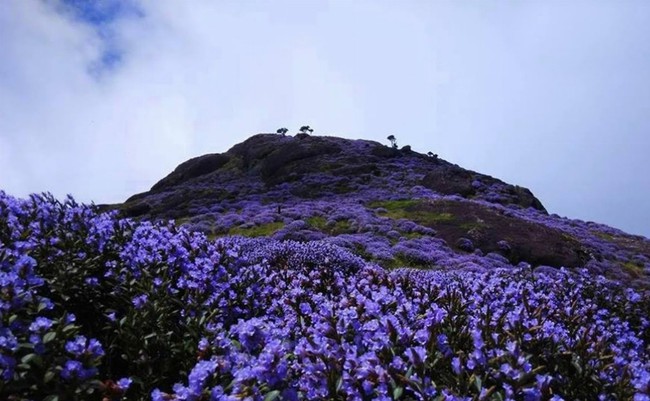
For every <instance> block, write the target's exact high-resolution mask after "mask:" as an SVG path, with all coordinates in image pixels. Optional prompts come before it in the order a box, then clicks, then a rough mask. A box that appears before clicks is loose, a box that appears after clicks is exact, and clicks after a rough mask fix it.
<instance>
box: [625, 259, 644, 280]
mask: <svg viewBox="0 0 650 401" xmlns="http://www.w3.org/2000/svg"><path fill="white" fill-rule="evenodd" d="M621 267H622V268H623V271H625V272H626V273H628V274H629V275H630V276H632V277H634V278H639V277H642V276H643V267H641V266H639V265H637V264H636V263H634V262H625V263H622V264H621Z"/></svg>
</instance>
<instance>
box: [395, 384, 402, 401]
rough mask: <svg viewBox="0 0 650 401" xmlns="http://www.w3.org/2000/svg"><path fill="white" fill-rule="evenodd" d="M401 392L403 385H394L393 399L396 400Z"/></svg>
mask: <svg viewBox="0 0 650 401" xmlns="http://www.w3.org/2000/svg"><path fill="white" fill-rule="evenodd" d="M403 392H404V387H402V386H398V387H395V389H393V399H394V400H398V399H399V397H401V396H402V393H403Z"/></svg>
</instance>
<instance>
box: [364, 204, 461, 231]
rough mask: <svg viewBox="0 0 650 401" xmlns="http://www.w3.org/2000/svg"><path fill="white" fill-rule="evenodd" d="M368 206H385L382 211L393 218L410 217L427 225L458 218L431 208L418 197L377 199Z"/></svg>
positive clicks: (384, 214)
mask: <svg viewBox="0 0 650 401" xmlns="http://www.w3.org/2000/svg"><path fill="white" fill-rule="evenodd" d="M368 207H370V208H373V209H374V208H384V209H386V212H385V213H382V215H383V216H386V217H389V218H391V219H408V220H412V221H415V222H416V223H418V224H422V225H425V226H430V225H435V224H439V223H448V222H452V221H454V220H456V217H455V216H454V215H453V214H451V213H446V212H436V211H434V210H431V209H432V206H431V205H429V204H427V203H425V202H423V201H421V200H417V199H403V200H393V201H375V202H370V203H369V204H368Z"/></svg>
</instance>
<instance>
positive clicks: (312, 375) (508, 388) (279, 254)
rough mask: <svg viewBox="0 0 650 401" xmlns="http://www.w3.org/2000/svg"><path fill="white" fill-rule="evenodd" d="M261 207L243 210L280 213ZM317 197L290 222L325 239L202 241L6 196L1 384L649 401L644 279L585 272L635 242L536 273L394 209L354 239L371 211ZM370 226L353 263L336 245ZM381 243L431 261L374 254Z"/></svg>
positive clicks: (237, 394)
mask: <svg viewBox="0 0 650 401" xmlns="http://www.w3.org/2000/svg"><path fill="white" fill-rule="evenodd" d="M486 202H487V201H486ZM262 203H263V202H260V205H261V206H260V209H259V210H258V212H257V213H256V215H257V216H262V217H260V218H261V219H262V220H260V222H259V223H256V224H268V223H270V222H271V219H273V221H275V219H276V217H274V216H272V215H271V212H270V210H271V206H269V207H268V210H267V209H264V208H262V206H263V205H262ZM359 205H360V206H359V207H362V208H363V209H364V210H366V211H368V210H370V209H372V208H370V209H369V208H367V207H366V206H368V205H367V204H366V205H365V206H364V204H359ZM253 206H254V205H253ZM273 206H275V205H273ZM373 206H376V205H373ZM385 206H388V207H385V208H384V209H385V210H386V212H385V213H387V214H390V213H397V212H395V210H394V209H391V207H393V206H394V204H386V205H385ZM309 207H310V211H311V216H312V217H319V216H317V215H318V213H317V211H318V207H316V206H313V205H312V206H309ZM378 207H379V206H378ZM490 207H496V208H499V207H502V208H503V213H514V214H520V215H521V216H520V218H525V219H528V220H530V221H535V220H540V221H541V220H545V221H553V222H554V223H553V224H557V225H558V226H562V229H563V230H565V231H567V232H570V233H573V235H575V236H582V237H583V238H585V239H586V238H587V234H586V233H587V232H588V231H589V230H601V232H602V231H603V230H606V228H603V227H600V226H598V227H589V225H588V224H587V223H583V224H576V225H572V223H571V221H568V220H562V219H560V218H556V217H553V216H548V215H545V214H544V213H541V212H540V213H538V212H531V211H530V209H516V208H505V207H503V206H490ZM375 209H376V208H375ZM247 210H248V209H247ZM251 210H252V209H251ZM264 210H267V212H266V215H267V217H263V216H265V213H263V212H264ZM373 210H374V209H373ZM287 211H288V210H287V209H285V211H284V212H287ZM315 211H316V212H315ZM210 213H214V212H212V211H211V212H210ZM328 213H329V214H327V216H321V217H323V218H324V221H323V220H314V219H312V220H309V221H305V220H302V218H303V216H302V215H301V214H298V213H297V214H296V218H295V219H292V220H291V222H288V224H287V225H285V228H284V229H285V230H286V233H287V234H288V233H296V232H298V233H300V232H301V231H303V234H305V231H308V232H317V231H318V232H329V233H330V234H332V235H330V236H322V239H320V240H319V239H318V238H309V239H315V241H302V242H299V241H293V240H291V238H290V237H288V238H282V239H287V240H285V241H280V240H278V239H273V238H267V237H259V238H245V237H241V236H234V237H232V236H226V237H222V238H217V239H216V240H214V239H210V238H208V236H206V234H204V233H201V232H191V231H188V230H187V229H185V228H182V227H177V226H176V225H175V224H174V223H173V222H169V223H165V222H158V223H152V222H147V221H135V220H130V219H121V218H119V217H118V216H117V212H108V213H100V212H99V211H98V210H97V208H96V207H94V206H86V205H79V204H77V203H76V202H75V201H74V200H73V199H71V198H68V199H66V200H65V201H57V200H56V199H54V198H53V197H51V196H49V195H32V196H31V197H30V198H29V199H25V200H22V199H16V198H13V197H11V196H9V195H7V194H5V193H4V192H0V284H1V290H0V291H1V292H0V399H3V400H5V399H6V400H48V401H55V400H60V401H63V400H120V399H121V400H155V401H159V400H161V401H162V400H233V401H234V400H260V401H261V400H264V401H273V400H398V399H399V400H526V401H528V400H554V401H558V400H635V401H642V400H650V348H649V345H650V320H649V317H650V299H649V298H650V295H648V292H647V291H645V292H644V291H643V290H641V289H633V288H632V287H631V286H630V285H627V284H625V282H619V281H616V280H610V279H609V278H605V276H603V275H599V274H600V273H607V271H604V272H603V271H599V269H600V270H603V269H606V268H607V267H608V266H609V265H608V264H607V263H610V264H611V263H612V262H611V261H612V260H614V259H615V258H616V257H618V256H619V254H620V255H623V253H624V252H628V253H630V252H632V251H628V250H621V249H622V248H616V247H612V248H611V253H612V255H609V256H610V257H602V258H601V260H598V259H596V258H594V259H593V261H592V262H590V263H591V264H587V265H586V266H584V267H585V268H584V269H564V268H561V269H555V268H550V267H547V268H540V267H537V268H535V269H532V268H531V267H530V265H529V264H527V263H521V264H520V265H518V266H513V265H512V264H510V261H509V260H508V259H506V258H505V257H504V256H503V255H501V254H499V253H498V252H495V253H487V254H484V253H482V252H476V253H467V252H466V253H459V252H458V250H455V249H454V250H452V249H451V248H450V247H449V245H447V244H446V243H445V242H444V241H441V240H439V239H437V238H436V237H435V236H434V235H433V233H432V232H428V231H426V226H424V225H418V224H415V225H412V224H408V222H406V221H402V222H399V219H394V218H393V219H390V218H387V220H386V221H385V223H386V225H387V226H390V227H386V228H385V229H386V236H384V237H379V236H371V235H366V234H364V233H369V232H372V231H373V230H375V229H376V230H384V228H381V226H379V227H376V228H373V227H370V228H368V229H367V230H366V229H362V230H359V229H358V228H357V227H356V225H358V224H363V219H364V217H363V216H369V217H368V222H367V224H370V225H373V224H375V223H376V222H377V221H380V222H381V221H383V220H382V219H383V217H381V216H380V215H381V214H382V213H380V212H377V211H376V210H375V211H374V212H372V213H370V212H362V211H359V213H357V212H356V211H354V210H352V209H349V208H339V209H338V210H336V211H334V210H332V211H330V212H328ZM349 214H354V216H355V217H354V221H353V222H351V223H350V224H349V225H347V224H341V223H339V224H337V223H336V222H337V221H343V220H345V219H348V220H349V219H350V216H349ZM394 217H395V216H394ZM430 217H431V216H430ZM433 217H435V221H436V222H439V221H443V222H444V219H447V217H446V215H442V214H438V215H436V216H433ZM433 217H431V218H433ZM218 218H226V217H218ZM233 218H234V217H233ZM265 219H266V220H265ZM329 220H332V221H331V222H329ZM246 221H248V220H247V219H244V220H243V221H242V224H243V223H245V222H246ZM299 221H302V223H300V222H299ZM400 225H401V226H400ZM289 226H291V227H289ZM309 227H312V228H313V227H320V228H319V229H318V230H309V229H308V228H309ZM389 228H390V229H389ZM423 230H424V231H423ZM610 230H612V229H610ZM391 231H394V233H392V232H391ZM589 232H591V231H589ZM408 233H415V234H412V235H410V236H406V235H405V234H408ZM334 234H335V235H334ZM606 234H608V235H610V236H617V235H622V234H621V233H619V232H616V231H615V230H612V231H610V232H609V233H606ZM364 235H366V238H365V239H364V240H363V241H366V243H367V244H371V245H370V246H366V247H365V249H364V252H365V253H370V255H363V256H365V257H366V258H365V259H364V258H361V257H360V256H357V255H355V254H354V253H352V252H351V251H350V250H349V249H347V248H350V249H354V246H353V245H350V244H351V243H354V241H357V239H358V237H359V236H364ZM589 235H592V236H591V237H589V239H591V241H592V245H590V246H592V248H593V249H597V250H599V251H600V252H602V253H605V252H607V250H608V249H607V248H606V243H605V242H598V241H599V240H598V239H597V237H596V236H594V235H593V234H589ZM278 236H279V235H278ZM391 237H392V238H393V240H392V242H391V239H390V238H391ZM385 238H388V239H385ZM400 238H402V239H400ZM468 240H469V239H468ZM470 242H471V241H470ZM382 244H383V245H382ZM462 245H463V247H469V246H470V245H471V244H468V243H464V244H462ZM344 246H347V248H344ZM511 246H512V245H511V244H509V243H500V244H499V247H500V248H499V249H501V251H502V252H507V251H508V249H509V248H510V247H511ZM375 247H376V249H374V248H375ZM396 247H397V249H394V248H396ZM445 247H446V248H445ZM369 248H371V249H369ZM436 249H437V250H438V251H435V250H436ZM424 250H427V252H424ZM431 250H434V251H435V252H433V251H431ZM372 252H375V254H372ZM395 252H399V253H400V254H402V255H405V256H403V257H404V259H405V260H406V259H409V258H411V259H414V260H417V259H418V258H425V259H426V260H424V261H422V260H420V261H419V262H418V263H417V264H418V265H422V264H425V265H426V264H431V265H432V266H439V267H441V268H438V269H433V270H423V269H414V268H396V269H392V270H389V269H385V268H382V267H380V265H379V264H376V263H375V262H373V261H376V260H382V259H383V260H388V259H389V257H390V256H391V255H394V254H395ZM384 253H385V254H384ZM423 253H424V255H423ZM409 255H410V256H409ZM454 255H455V256H454ZM450 256H454V257H455V258H456V259H449V257H450ZM605 256H607V255H605ZM625 256H628V254H625ZM621 257H622V256H621ZM420 262H421V263H420ZM640 263H641V264H642V265H643V263H647V261H641V262H640Z"/></svg>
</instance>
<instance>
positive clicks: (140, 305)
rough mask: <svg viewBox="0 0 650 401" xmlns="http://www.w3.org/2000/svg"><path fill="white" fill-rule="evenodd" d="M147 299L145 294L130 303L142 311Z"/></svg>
mask: <svg viewBox="0 0 650 401" xmlns="http://www.w3.org/2000/svg"><path fill="white" fill-rule="evenodd" d="M148 299H149V297H148V295H147V294H142V295H138V296H137V297H134V298H133V301H132V302H133V305H134V306H135V308H136V309H142V308H143V307H144V306H145V304H146V303H147V300H148Z"/></svg>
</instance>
